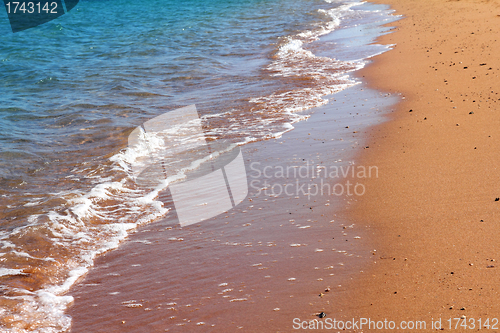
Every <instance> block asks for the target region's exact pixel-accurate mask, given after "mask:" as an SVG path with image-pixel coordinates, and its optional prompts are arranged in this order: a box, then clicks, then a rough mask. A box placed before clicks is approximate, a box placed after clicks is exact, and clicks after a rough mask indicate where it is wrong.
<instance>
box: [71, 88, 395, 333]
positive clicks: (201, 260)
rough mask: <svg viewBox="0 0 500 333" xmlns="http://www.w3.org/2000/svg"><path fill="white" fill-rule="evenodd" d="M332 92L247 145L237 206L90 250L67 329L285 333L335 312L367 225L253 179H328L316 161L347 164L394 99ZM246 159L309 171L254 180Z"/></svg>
mask: <svg viewBox="0 0 500 333" xmlns="http://www.w3.org/2000/svg"><path fill="white" fill-rule="evenodd" d="M331 98H332V101H331V102H330V103H329V104H327V105H325V106H323V107H320V108H316V109H314V112H313V114H312V115H311V117H310V118H309V119H308V120H307V121H303V122H299V123H297V124H295V129H294V130H293V131H290V132H287V133H285V134H284V135H283V136H282V137H281V138H279V139H276V140H268V141H261V142H256V143H251V144H249V145H246V146H243V147H242V152H243V155H244V156H245V161H246V162H247V172H248V177H249V178H248V180H249V183H250V194H249V196H248V197H247V199H245V201H244V202H243V203H242V204H241V205H240V206H238V207H237V208H235V209H233V210H232V211H230V212H228V213H227V214H223V215H222V216H218V217H215V218H212V219H210V220H207V221H204V222H203V223H200V224H197V225H192V226H188V227H186V228H182V229H181V228H177V227H175V226H174V225H173V224H172V223H171V222H175V221H172V220H174V219H175V216H167V217H166V218H165V219H163V220H161V221H158V222H155V223H152V224H150V225H147V226H144V227H141V228H139V229H138V230H137V232H135V233H133V234H131V235H130V236H129V238H128V239H127V241H126V242H124V243H123V244H122V245H121V246H120V247H119V248H118V249H116V250H114V251H111V252H108V253H105V254H103V255H102V256H100V257H99V258H97V260H96V262H95V266H94V268H93V269H92V270H91V271H90V272H89V273H88V274H87V275H86V276H85V278H84V280H83V281H81V282H80V283H79V284H78V285H76V286H74V287H73V288H72V290H71V291H70V293H69V294H70V295H71V296H73V297H74V298H75V303H74V305H73V306H72V307H71V308H70V309H69V310H68V314H69V315H70V316H71V317H72V318H73V326H72V332H75V333H76V332H87V331H88V330H91V331H95V332H98V331H100V330H101V329H102V327H106V332H135V331H139V330H141V329H142V330H144V328H145V327H146V328H147V331H148V332H157V331H165V330H168V331H184V330H189V331H193V330H196V331H203V332H205V331H214V332H220V331H224V332H226V331H227V332H230V331H234V330H236V329H238V328H241V330H242V331H244V332H255V331H270V330H274V331H285V332H286V331H290V329H292V327H293V322H292V320H293V319H294V318H302V319H304V320H309V319H314V318H318V317H317V315H318V313H320V312H326V313H328V315H329V316H333V313H332V309H331V306H332V304H335V303H336V301H337V299H338V298H339V297H340V295H342V294H345V293H346V292H348V290H347V289H346V288H345V285H346V283H347V282H348V281H349V280H350V279H352V278H353V276H354V275H355V274H357V272H359V270H360V269H363V267H364V266H365V265H366V264H367V261H368V260H369V259H370V258H367V257H366V256H364V255H361V253H364V252H366V251H367V249H365V245H364V241H365V240H366V239H367V237H366V235H365V234H366V232H365V231H366V230H364V229H363V228H360V227H359V226H357V225H352V223H351V222H350V221H347V220H343V219H342V218H337V217H336V216H332V212H339V211H341V210H342V209H343V207H344V206H345V205H348V202H347V201H350V200H352V197H351V198H344V197H337V196H326V195H317V196H311V197H310V199H308V197H307V196H306V197H304V196H301V195H299V196H295V195H292V196H288V195H284V194H283V195H277V196H275V195H272V193H271V195H263V194H262V195H260V196H259V195H256V191H255V188H254V186H252V183H251V182H252V181H255V180H267V181H268V182H269V183H270V184H274V185H276V184H280V185H283V184H292V185H295V182H296V181H297V180H298V181H299V182H300V184H306V186H307V184H311V182H312V183H320V182H321V180H323V179H324V178H321V177H317V174H316V173H313V172H309V171H310V170H313V169H314V170H317V167H318V166H321V165H325V166H339V167H341V166H344V170H346V169H345V168H346V167H348V166H350V162H349V161H351V158H352V157H354V155H355V153H356V151H357V150H359V149H362V147H364V145H365V140H364V137H363V136H362V135H360V134H358V133H360V132H361V131H363V129H364V128H365V127H367V126H370V125H373V124H375V123H376V122H377V121H381V118H382V117H381V114H383V111H382V110H383V109H384V108H385V107H387V105H388V104H392V103H393V102H394V100H393V99H392V98H390V97H387V96H383V95H380V94H379V93H378V92H377V91H373V90H369V89H366V87H365V86H364V85H363V84H361V85H357V86H354V87H351V88H349V89H346V90H345V91H342V92H340V93H338V94H336V95H332V96H331ZM361 104H364V108H363V110H361V108H360V105H361ZM354 112H355V113H354ZM347 127H348V128H347ZM250 162H259V163H261V164H260V171H261V172H262V173H263V172H264V170H263V169H262V168H263V167H270V169H268V170H275V171H276V170H277V171H279V170H288V169H283V167H285V168H289V167H290V166H296V167H300V166H302V167H307V170H308V174H307V175H304V178H302V177H300V176H299V178H300V179H297V178H296V176H295V175H294V174H293V173H291V175H289V176H288V177H287V176H286V174H285V176H284V177H281V176H278V177H274V178H267V177H264V176H261V177H260V178H259V177H257V175H256V174H255V172H252V171H253V169H259V166H258V165H254V166H253V168H252V167H250ZM313 162H314V163H313ZM329 170H332V168H330V169H329ZM324 180H326V181H327V182H331V181H332V180H333V181H334V182H337V183H342V182H343V181H344V179H331V178H329V179H326V178H325V179H324ZM363 181H364V179H363ZM274 185H272V186H268V187H269V188H271V189H272V188H273V186H274ZM259 186H265V184H263V183H262V181H261V182H260V183H259ZM276 189H277V190H278V187H276ZM288 189H290V188H288ZM263 193H264V192H263ZM172 227H173V228H172ZM214 267H217V269H215V270H214ZM326 289H329V291H328V292H326V291H325V290H326ZM320 294H323V295H322V296H319V295H320ZM104 309H106V310H105V311H104ZM239 314H245V315H244V316H240V315H239ZM255 318H259V320H255Z"/></svg>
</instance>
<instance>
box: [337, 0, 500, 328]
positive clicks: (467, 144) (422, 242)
mask: <svg viewBox="0 0 500 333" xmlns="http://www.w3.org/2000/svg"><path fill="white" fill-rule="evenodd" d="M374 2H377V3H388V4H390V5H391V6H392V8H394V9H395V10H396V14H400V15H403V18H402V20H400V21H398V22H396V23H395V24H393V25H394V26H395V30H394V33H392V34H389V35H385V36H383V37H382V38H381V39H380V41H381V42H382V43H387V44H395V46H394V48H393V50H391V51H389V52H387V53H385V54H382V55H380V56H377V57H376V58H375V59H374V62H373V64H371V65H370V66H368V67H367V68H365V69H363V70H362V71H361V72H359V75H360V76H361V77H364V78H365V79H366V80H368V82H370V84H371V87H374V88H376V89H379V90H381V91H385V92H391V93H393V94H394V93H400V94H401V97H402V101H401V103H400V104H398V105H397V106H396V108H395V110H394V112H392V113H391V114H390V115H389V116H388V117H389V121H388V122H386V123H384V124H382V125H378V126H376V127H373V128H371V129H370V130H369V131H368V132H367V135H368V137H369V149H365V150H363V152H362V154H361V156H360V159H359V163H360V164H364V165H377V166H378V167H379V178H378V179H370V180H368V184H367V194H366V195H365V196H364V197H363V198H362V199H361V200H359V201H358V202H357V203H356V204H355V206H354V207H352V208H351V209H350V211H349V214H350V217H351V218H352V219H354V221H355V222H356V223H359V224H362V225H364V226H366V227H367V228H368V229H369V231H370V234H371V239H372V241H373V244H372V247H373V249H374V250H376V251H373V255H372V258H373V263H371V267H369V268H368V269H367V270H365V271H364V272H363V273H361V274H360V277H359V279H356V280H355V281H353V282H352V283H351V291H352V293H351V295H350V297H348V298H345V299H343V300H341V301H340V303H339V304H338V309H342V313H343V314H344V315H345V316H347V317H352V316H355V317H366V318H373V319H377V320H378V319H383V318H387V319H390V320H395V321H398V320H429V323H430V319H431V318H434V319H436V318H442V320H443V322H444V321H445V320H447V319H448V318H456V317H461V316H466V317H467V318H475V319H479V318H483V320H484V319H486V318H494V317H500V297H499V291H500V284H499V280H500V271H499V270H500V262H499V261H500V201H497V200H498V199H497V198H499V197H500V166H499V162H500V157H499V155H500V84H499V83H500V80H499V75H500V2H499V1H472V0H470V1H465V0H462V1H460V0H457V1H438V0H434V1H429V0H413V1H411V0H408V1H404V0H383V1H378V0H376V1H374ZM427 328H428V330H430V327H429V326H428V327H427ZM477 328H478V327H476V330H477ZM497 328H500V325H497ZM446 330H449V328H448V327H446Z"/></svg>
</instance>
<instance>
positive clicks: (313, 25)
mask: <svg viewBox="0 0 500 333" xmlns="http://www.w3.org/2000/svg"><path fill="white" fill-rule="evenodd" d="M389 13H390V12H389V11H387V9H386V8H385V7H377V6H367V5H366V4H365V5H364V4H363V3H361V2H354V1H339V0H328V1H323V0H273V1H268V0H247V1H241V0H240V1H236V0H225V1H215V0H198V1H173V0H163V1H161V0H145V1H140V2H138V1H125V0H123V1H120V0H100V1H97V0H93V1H92V0H83V1H80V3H79V4H78V5H77V6H76V7H75V8H74V9H73V10H72V11H71V12H69V13H68V14H65V15H63V16H61V17H60V18H58V19H56V20H54V21H50V22H48V23H46V24H44V25H41V26H39V27H36V28H32V29H28V30H25V31H22V32H18V33H15V34H14V33H12V31H11V28H10V26H9V23H8V20H7V15H6V12H5V11H3V10H0V36H1V37H0V206H1V209H0V241H1V242H2V247H0V257H1V259H2V266H1V267H0V283H1V285H2V295H1V296H0V304H1V305H2V307H1V308H0V318H1V320H0V327H2V329H3V331H6V330H11V331H13V332H14V331H16V330H15V329H16V327H17V328H18V329H20V330H24V331H35V330H39V331H41V332H59V331H64V330H67V329H68V328H69V326H70V323H71V322H70V318H69V317H67V316H65V315H64V311H65V309H66V307H67V305H68V304H69V303H70V302H71V299H70V298H69V297H65V296H60V295H62V294H63V293H64V292H65V291H67V290H68V288H69V287H70V286H71V285H72V284H73V283H75V281H76V280H77V278H78V277H79V276H81V275H83V274H85V272H86V271H87V270H88V269H89V268H90V267H91V266H92V264H93V260H94V258H95V256H96V255H98V254H100V253H102V252H104V251H107V250H109V249H112V248H115V247H116V246H118V243H119V242H120V241H121V240H123V239H124V238H125V237H126V235H127V232H128V231H129V230H131V229H133V228H135V227H137V226H138V225H140V224H144V223H148V222H151V221H153V220H155V219H157V218H159V217H161V216H163V215H164V214H166V213H167V210H166V209H165V208H164V207H163V206H162V204H161V203H160V202H158V201H156V196H157V194H158V193H157V192H154V191H153V192H147V191H145V190H143V189H139V188H137V187H136V186H135V185H134V184H133V182H132V181H131V179H130V173H129V169H128V168H127V163H128V162H129V160H130V156H129V155H130V154H129V152H128V151H127V149H126V147H127V137H128V135H129V134H130V132H131V131H132V130H133V129H134V128H135V127H137V126H139V125H140V124H142V123H143V122H144V121H146V120H148V119H151V118H154V117H156V116H158V115H161V114H163V113H165V112H168V111H169V110H173V109H176V108H179V107H183V106H186V105H191V104H196V106H197V108H198V110H199V112H200V114H201V115H203V116H204V117H206V118H205V120H206V124H205V126H206V130H207V133H209V134H210V136H211V138H212V139H213V140H216V139H219V138H225V139H230V140H232V141H233V142H236V143H239V144H244V143H246V142H251V141H256V140H262V139H266V138H270V137H275V136H277V135H280V134H281V133H283V132H284V131H288V130H290V129H291V128H293V127H292V126H291V124H293V123H294V122H296V121H299V120H301V119H304V116H302V115H300V111H302V110H306V109H309V108H312V107H315V106H319V105H323V104H325V103H327V100H326V99H324V98H323V96H325V95H329V94H332V93H335V92H337V91H340V90H342V89H344V88H346V87H349V86H351V85H353V84H355V83H356V82H355V81H354V80H353V79H351V78H350V77H349V76H348V73H349V72H350V71H353V70H355V69H358V68H361V67H363V66H364V65H365V63H366V58H368V57H369V56H372V55H374V54H377V53H379V52H382V51H383V50H385V49H383V48H380V47H379V48H377V47H375V46H373V47H371V46H370V47H368V46H367V44H368V43H370V42H371V40H365V39H358V41H359V40H362V42H359V43H358V44H359V45H355V46H352V45H351V46H349V45H348V44H349V43H345V42H344V41H342V40H344V39H345V36H339V40H338V43H337V44H336V45H337V49H336V48H335V45H333V44H335V43H333V44H332V41H331V40H329V42H328V43H324V44H321V40H320V37H322V36H324V37H325V38H326V37H328V36H329V35H328V34H329V33H331V32H334V31H336V30H337V29H338V28H340V27H342V26H344V27H351V28H352V29H353V31H354V30H356V31H357V29H354V28H355V27H356V26H357V25H359V24H366V22H376V23H377V24H380V23H381V22H388V21H389V20H391V18H389ZM353 34H356V33H355V32H353ZM339 45H343V46H342V49H339V48H338V46H339ZM127 154H128V155H127Z"/></svg>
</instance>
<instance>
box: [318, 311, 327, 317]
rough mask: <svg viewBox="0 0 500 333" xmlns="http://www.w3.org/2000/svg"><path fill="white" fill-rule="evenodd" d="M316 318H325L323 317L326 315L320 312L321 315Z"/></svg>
mask: <svg viewBox="0 0 500 333" xmlns="http://www.w3.org/2000/svg"><path fill="white" fill-rule="evenodd" d="M318 317H320V318H325V317H326V313H324V312H321V313H320V314H319V315H318Z"/></svg>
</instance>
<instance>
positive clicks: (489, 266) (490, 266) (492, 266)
mask: <svg viewBox="0 0 500 333" xmlns="http://www.w3.org/2000/svg"><path fill="white" fill-rule="evenodd" d="M494 267H495V266H494V265H488V266H486V268H494Z"/></svg>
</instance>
